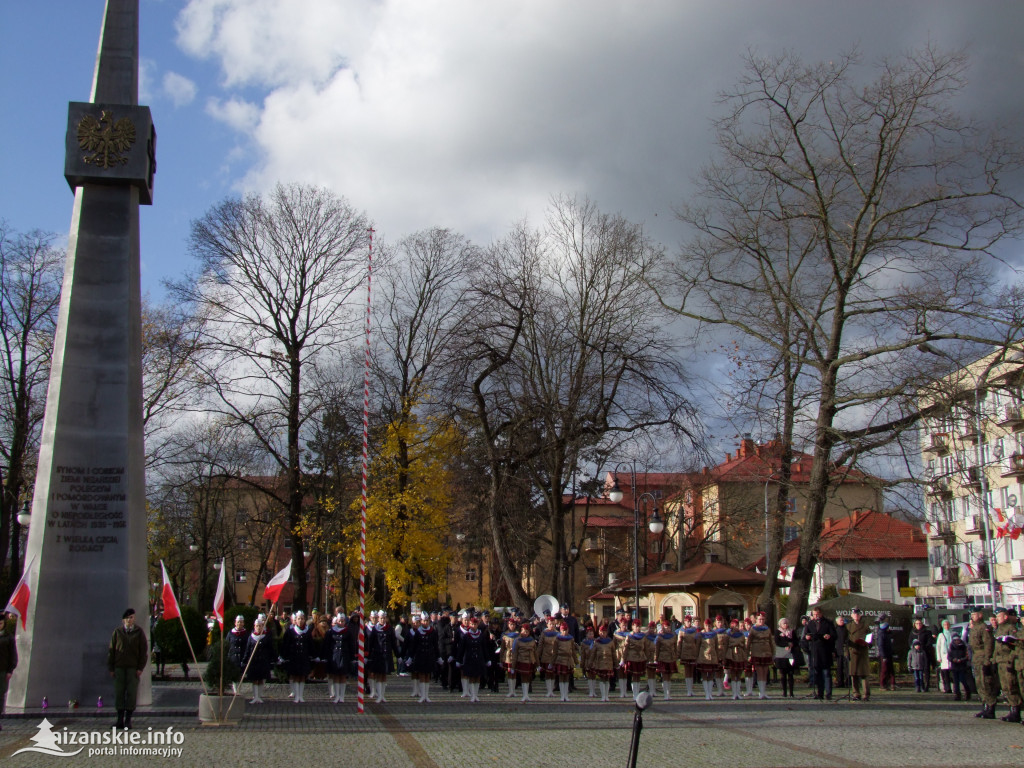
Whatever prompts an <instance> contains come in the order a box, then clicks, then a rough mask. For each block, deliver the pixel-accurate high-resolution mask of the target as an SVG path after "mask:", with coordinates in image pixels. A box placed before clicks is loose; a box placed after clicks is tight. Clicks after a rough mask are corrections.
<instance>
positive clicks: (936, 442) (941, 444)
mask: <svg viewBox="0 0 1024 768" xmlns="http://www.w3.org/2000/svg"><path fill="white" fill-rule="evenodd" d="M924 450H925V453H934V454H936V455H938V456H944V455H945V454H947V453H949V434H948V433H946V432H932V433H931V434H930V435H929V436H928V444H927V445H926V446H925V447H924Z"/></svg>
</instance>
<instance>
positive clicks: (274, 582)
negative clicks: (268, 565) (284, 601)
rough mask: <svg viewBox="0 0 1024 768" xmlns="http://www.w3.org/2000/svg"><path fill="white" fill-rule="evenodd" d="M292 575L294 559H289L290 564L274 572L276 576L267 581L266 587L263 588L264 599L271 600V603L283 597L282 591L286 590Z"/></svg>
mask: <svg viewBox="0 0 1024 768" xmlns="http://www.w3.org/2000/svg"><path fill="white" fill-rule="evenodd" d="M291 576H292V561H291V560H289V561H288V565H286V566H285V567H284V568H282V569H281V570H280V571H278V572H277V573H275V574H274V578H272V579H271V580H270V581H268V582H267V586H266V588H265V589H264V590H263V599H264V600H269V601H270V602H271V603H276V602H278V601H280V599H281V592H282V591H283V590H284V585H285V584H287V583H288V579H290V578H291Z"/></svg>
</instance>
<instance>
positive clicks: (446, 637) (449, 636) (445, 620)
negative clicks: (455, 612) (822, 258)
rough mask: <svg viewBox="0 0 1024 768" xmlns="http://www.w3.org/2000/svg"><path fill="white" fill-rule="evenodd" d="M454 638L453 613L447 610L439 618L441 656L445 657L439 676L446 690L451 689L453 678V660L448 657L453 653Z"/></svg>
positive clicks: (438, 638)
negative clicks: (451, 667) (450, 684)
mask: <svg viewBox="0 0 1024 768" xmlns="http://www.w3.org/2000/svg"><path fill="white" fill-rule="evenodd" d="M453 639H454V635H453V630H452V618H451V614H449V613H448V611H445V612H444V613H442V614H441V615H440V616H439V617H438V619H437V642H438V645H439V646H440V651H441V658H442V659H444V662H443V663H442V664H441V669H440V670H438V677H439V678H440V682H441V687H442V688H443V689H444V690H446V691H447V690H448V689H449V682H450V680H451V670H450V669H449V667H450V666H452V662H450V661H448V657H450V656H452V655H453V654H452V645H453Z"/></svg>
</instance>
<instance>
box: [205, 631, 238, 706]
mask: <svg viewBox="0 0 1024 768" xmlns="http://www.w3.org/2000/svg"><path fill="white" fill-rule="evenodd" d="M220 646H221V643H220V640H218V641H217V642H215V643H214V644H213V645H211V646H210V650H209V651H208V652H207V654H206V658H207V664H206V671H205V672H203V682H204V683H206V687H207V689H209V690H210V692H211V693H214V694H216V693H220V694H222V695H223V693H224V689H225V688H227V689H229V690H230V688H231V684H232V683H237V682H239V681H240V680H241V679H242V670H241V668H240V667H239V666H238V665H237V664H235V662H233V661H231V659H229V658H228V657H227V648H225V649H224V651H225V652H224V654H221V647H220ZM222 661H223V663H224V669H223V676H222V675H221V662H222Z"/></svg>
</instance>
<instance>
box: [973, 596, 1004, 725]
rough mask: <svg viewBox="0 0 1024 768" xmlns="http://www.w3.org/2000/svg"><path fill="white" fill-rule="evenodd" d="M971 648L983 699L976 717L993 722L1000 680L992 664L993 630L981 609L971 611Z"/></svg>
mask: <svg viewBox="0 0 1024 768" xmlns="http://www.w3.org/2000/svg"><path fill="white" fill-rule="evenodd" d="M967 643H968V645H970V646H971V664H972V665H973V667H974V680H975V682H976V683H977V686H978V696H979V697H980V698H981V711H979V712H978V713H977V714H976V715H975V717H983V718H985V719H986V720H992V719H994V718H995V716H996V692H997V691H998V687H997V686H998V684H999V679H998V678H997V677H996V670H995V667H994V666H993V664H992V650H993V644H994V641H993V640H992V628H991V627H990V626H989V625H988V622H986V621H985V619H984V614H983V613H982V612H981V609H980V608H979V609H975V610H973V611H971V631H970V634H969V635H968V640H967Z"/></svg>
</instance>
